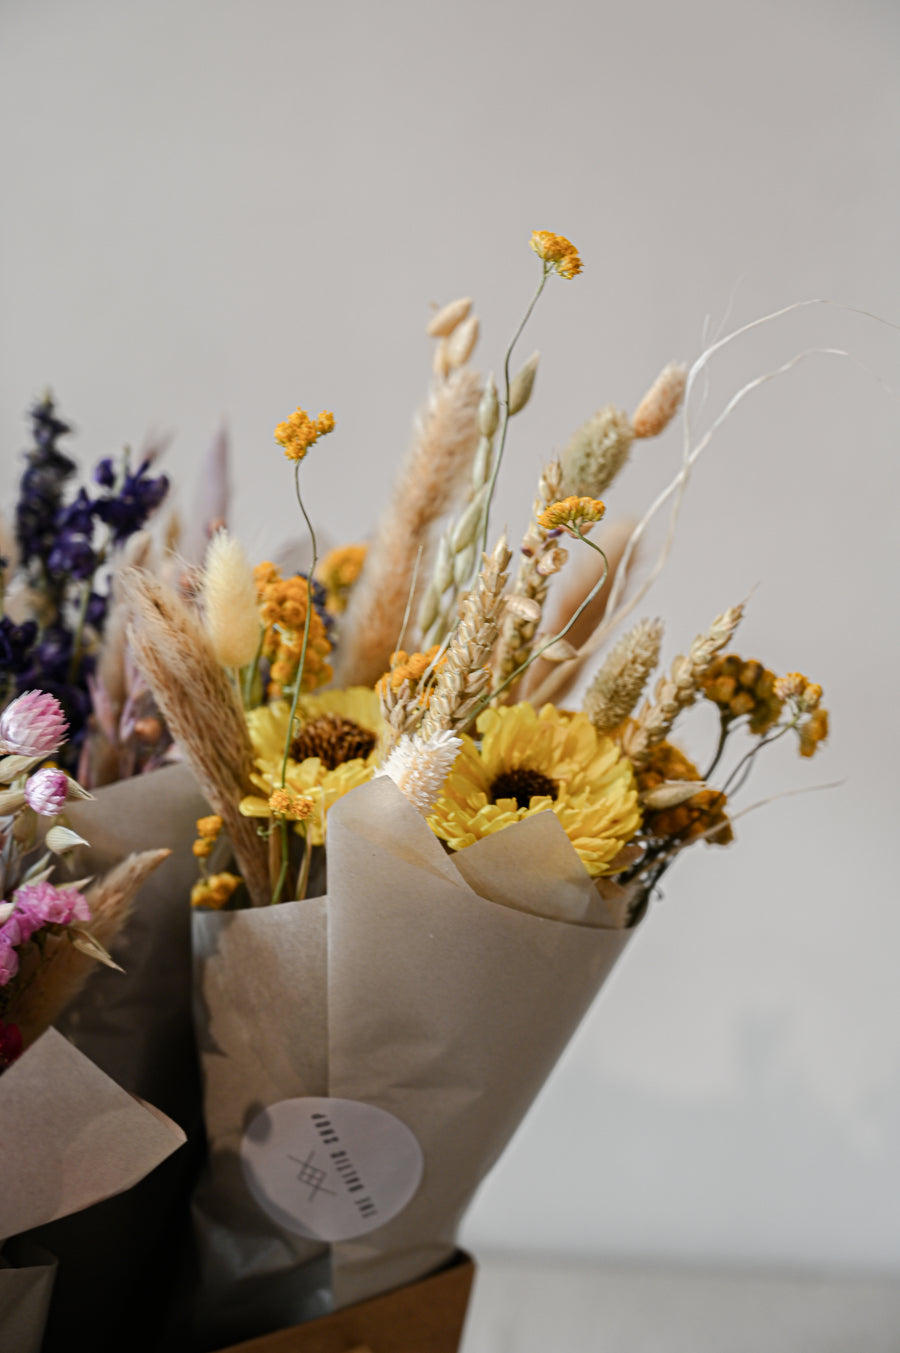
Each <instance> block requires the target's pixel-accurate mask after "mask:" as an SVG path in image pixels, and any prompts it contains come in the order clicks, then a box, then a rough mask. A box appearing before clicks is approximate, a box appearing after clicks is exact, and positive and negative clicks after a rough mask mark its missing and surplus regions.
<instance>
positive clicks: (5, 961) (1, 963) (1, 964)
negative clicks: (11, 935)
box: [0, 935, 19, 987]
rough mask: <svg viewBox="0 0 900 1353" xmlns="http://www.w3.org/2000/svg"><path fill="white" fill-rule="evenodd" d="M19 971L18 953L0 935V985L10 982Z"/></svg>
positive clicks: (3, 985)
mask: <svg viewBox="0 0 900 1353" xmlns="http://www.w3.org/2000/svg"><path fill="white" fill-rule="evenodd" d="M18 971H19V955H18V954H17V953H16V951H15V949H14V948H13V946H12V945H11V944H10V943H9V941H8V940H7V939H6V938H5V937H4V936H3V935H0V987H5V986H6V984H7V982H11V981H12V979H13V978H14V977H15V975H16V973H17V972H18Z"/></svg>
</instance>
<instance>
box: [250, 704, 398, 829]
mask: <svg viewBox="0 0 900 1353" xmlns="http://www.w3.org/2000/svg"><path fill="white" fill-rule="evenodd" d="M290 712H291V711H290V705H289V703H288V701H286V700H279V701H276V702H275V703H273V704H271V705H260V706H259V708H258V709H252V710H249V711H248V713H247V726H248V728H249V730H250V740H251V742H252V743H253V750H254V752H255V753H256V757H255V763H254V770H253V771H252V773H251V775H250V779H251V780H252V782H253V784H254V785H255V787H256V788H257V789H258V790H259V791H260V793H259V794H250V795H248V796H247V797H246V798H245V799H243V800H242V801H241V805H240V808H241V812H242V813H243V814H244V816H245V817H260V818H271V817H272V816H273V807H272V798H273V795H274V796H276V803H277V802H279V801H280V800H278V798H277V791H279V790H280V789H281V764H282V758H283V756H284V741H285V737H286V734H287V727H288V719H289V718H290ZM295 730H296V731H295V736H294V739H293V742H292V745H291V755H290V756H289V757H288V763H287V772H286V774H285V781H284V788H285V789H286V790H287V791H288V794H289V796H291V802H296V799H294V798H293V796H298V797H299V798H302V799H308V800H311V801H312V810H311V812H310V814H309V817H308V818H307V820H306V822H304V823H300V822H297V825H296V828H295V830H297V831H300V832H303V831H304V830H307V831H308V835H309V839H310V840H311V841H312V843H313V845H314V846H320V845H322V844H323V842H324V840H325V818H326V815H327V813H328V810H329V808H330V807H331V805H332V804H333V803H336V802H337V800H338V799H340V798H343V796H344V795H345V794H348V793H349V792H350V790H351V789H355V788H356V786H357V785H361V784H364V783H365V781H366V780H371V778H372V776H373V775H374V773H375V768H376V765H377V763H378V755H377V747H378V737H379V734H380V733H381V711H380V706H379V701H378V696H377V695H376V694H375V692H374V691H373V690H370V689H369V688H368V687H366V686H351V687H349V688H348V689H347V690H343V691H322V692H321V693H320V694H317V695H309V696H304V697H303V698H302V699H301V702H300V706H299V709H298V719H297V723H296V725H295ZM311 753H314V754H311Z"/></svg>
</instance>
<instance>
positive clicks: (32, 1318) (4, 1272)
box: [0, 1241, 56, 1353]
mask: <svg viewBox="0 0 900 1353" xmlns="http://www.w3.org/2000/svg"><path fill="white" fill-rule="evenodd" d="M55 1277H56V1260H55V1259H54V1258H53V1255H52V1254H48V1253H47V1251H46V1250H42V1249H40V1248H39V1246H37V1245H32V1244H30V1243H29V1242H28V1241H11V1242H10V1244H9V1245H5V1246H4V1247H3V1252H2V1254H0V1337H2V1344H0V1347H2V1348H4V1349H9V1350H10V1353H13V1350H15V1353H41V1344H42V1343H43V1340H44V1328H45V1326H46V1323H47V1312H48V1310H49V1309H50V1297H51V1295H52V1292H53V1280H54V1278H55Z"/></svg>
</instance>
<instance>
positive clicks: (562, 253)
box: [531, 230, 583, 278]
mask: <svg viewBox="0 0 900 1353" xmlns="http://www.w3.org/2000/svg"><path fill="white" fill-rule="evenodd" d="M531 247H532V249H533V250H534V252H535V253H536V254H537V256H538V258H540V259H542V260H543V261H544V263H549V264H550V265H551V266H552V267H553V268H555V269H556V271H557V272H558V273H559V275H560V277H569V278H571V277H577V276H578V274H579V273H580V272H582V271H583V265H582V262H581V258H580V257H579V254H578V250H577V249H576V248H575V245H574V244H573V243H572V241H571V240H567V239H566V237H565V235H554V233H553V231H552V230H533V231H532V232H531Z"/></svg>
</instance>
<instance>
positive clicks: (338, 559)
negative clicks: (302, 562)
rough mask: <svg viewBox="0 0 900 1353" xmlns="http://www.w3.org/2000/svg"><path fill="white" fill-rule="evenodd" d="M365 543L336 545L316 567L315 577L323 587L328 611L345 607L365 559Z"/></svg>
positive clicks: (337, 611) (343, 609) (339, 610)
mask: <svg viewBox="0 0 900 1353" xmlns="http://www.w3.org/2000/svg"><path fill="white" fill-rule="evenodd" d="M367 549H368V546H366V545H338V546H337V547H336V548H335V549H333V550H330V551H329V552H328V554H326V555H325V558H324V559H323V560H322V561H321V562H320V564H319V567H318V568H317V569H316V577H317V578H318V580H319V582H320V583H321V584H322V586H323V587H324V588H325V594H326V595H325V604H326V606H327V607H328V609H329V610H330V611H335V612H336V613H338V614H340V612H342V611H345V610H346V609H347V602H348V601H349V599H350V589H351V588H352V587H353V584H354V583H355V582H356V580H357V578H358V577H359V575H360V573H361V572H362V566H363V564H364V563H365V559H366V550H367Z"/></svg>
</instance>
